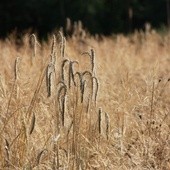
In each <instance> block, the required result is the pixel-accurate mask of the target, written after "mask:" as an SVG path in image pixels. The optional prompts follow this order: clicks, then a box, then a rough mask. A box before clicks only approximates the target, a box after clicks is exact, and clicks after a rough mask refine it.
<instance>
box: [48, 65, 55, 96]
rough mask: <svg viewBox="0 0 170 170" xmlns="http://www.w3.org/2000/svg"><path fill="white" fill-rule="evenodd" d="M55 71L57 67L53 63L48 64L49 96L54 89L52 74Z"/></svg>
mask: <svg viewBox="0 0 170 170" xmlns="http://www.w3.org/2000/svg"><path fill="white" fill-rule="evenodd" d="M54 72H55V67H54V65H53V63H50V64H48V66H47V69H46V86H47V94H48V95H47V96H48V97H50V96H51V91H52V76H53V74H54Z"/></svg>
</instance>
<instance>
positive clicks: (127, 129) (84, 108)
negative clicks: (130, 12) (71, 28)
mask: <svg viewBox="0 0 170 170" xmlns="http://www.w3.org/2000/svg"><path fill="white" fill-rule="evenodd" d="M82 32H83V33H82ZM14 41H15V38H14V37H13V38H9V39H6V40H5V41H1V42H0V65H1V67H0V134H1V135H0V169H10V170H11V169H25V170H30V169H122V170H124V169H134V170H137V169H140V170H143V169H164V170H169V169H170V97H169V94H170V67H169V65H170V48H169V47H170V35H168V34H167V35H166V36H160V35H159V34H158V33H156V32H155V31H154V30H147V31H146V32H145V33H144V32H136V33H134V34H132V35H130V36H128V37H125V36H123V35H117V36H115V37H101V38H98V37H97V36H96V37H92V36H89V35H88V34H86V33H85V32H84V31H83V30H82V29H78V28H77V30H76V31H75V32H74V34H73V36H71V37H68V38H67V41H66V39H65V37H64V36H63V35H62V33H61V32H59V33H56V34H54V35H53V36H49V40H48V42H41V43H40V42H38V38H37V37H36V36H35V35H34V34H33V35H31V36H30V35H25V36H24V37H23V44H22V45H20V46H18V45H16V44H15V42H14Z"/></svg>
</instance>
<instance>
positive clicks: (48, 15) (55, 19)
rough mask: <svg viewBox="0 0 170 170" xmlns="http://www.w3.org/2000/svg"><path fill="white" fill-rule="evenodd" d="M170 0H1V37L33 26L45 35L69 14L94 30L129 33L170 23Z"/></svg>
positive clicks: (68, 16) (61, 23) (63, 23)
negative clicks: (149, 26) (147, 24)
mask: <svg viewBox="0 0 170 170" xmlns="http://www.w3.org/2000/svg"><path fill="white" fill-rule="evenodd" d="M169 9H170V1H169V0H155V1H154V2H153V0H91V1H89V0H86V1H84V0H74V1H72V0H29V1H25V2H24V3H23V1H22V0H15V1H13V2H11V1H9V0H1V1H0V25H1V27H0V37H5V36H6V35H8V33H10V32H11V31H13V30H18V32H19V33H21V31H24V30H28V29H32V31H33V32H38V33H39V35H40V36H41V37H42V36H45V35H47V34H48V33H49V32H52V31H53V30H55V29H56V28H57V29H59V28H60V27H63V28H64V27H65V25H66V24H65V22H66V18H70V19H71V20H72V21H73V22H75V21H76V22H77V21H79V20H81V21H82V22H83V24H84V25H85V27H86V28H87V29H88V30H89V31H90V33H93V34H95V33H99V34H107V35H108V34H112V33H120V32H123V33H129V32H131V31H133V30H135V29H143V28H144V25H145V23H146V22H149V23H151V25H152V26H153V27H154V28H160V27H162V26H167V25H169V27H170V13H169V11H170V10H169Z"/></svg>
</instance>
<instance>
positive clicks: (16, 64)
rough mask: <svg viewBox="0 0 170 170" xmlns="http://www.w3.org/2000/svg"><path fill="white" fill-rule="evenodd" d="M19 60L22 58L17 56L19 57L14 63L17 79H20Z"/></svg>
mask: <svg viewBox="0 0 170 170" xmlns="http://www.w3.org/2000/svg"><path fill="white" fill-rule="evenodd" d="M19 61H20V58H19V57H17V58H16V59H15V65H14V74H15V80H17V79H18V73H19V69H18V65H19Z"/></svg>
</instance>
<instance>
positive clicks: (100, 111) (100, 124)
mask: <svg viewBox="0 0 170 170" xmlns="http://www.w3.org/2000/svg"><path fill="white" fill-rule="evenodd" d="M98 128H99V134H101V132H102V129H101V128H102V109H101V108H99V112H98Z"/></svg>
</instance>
